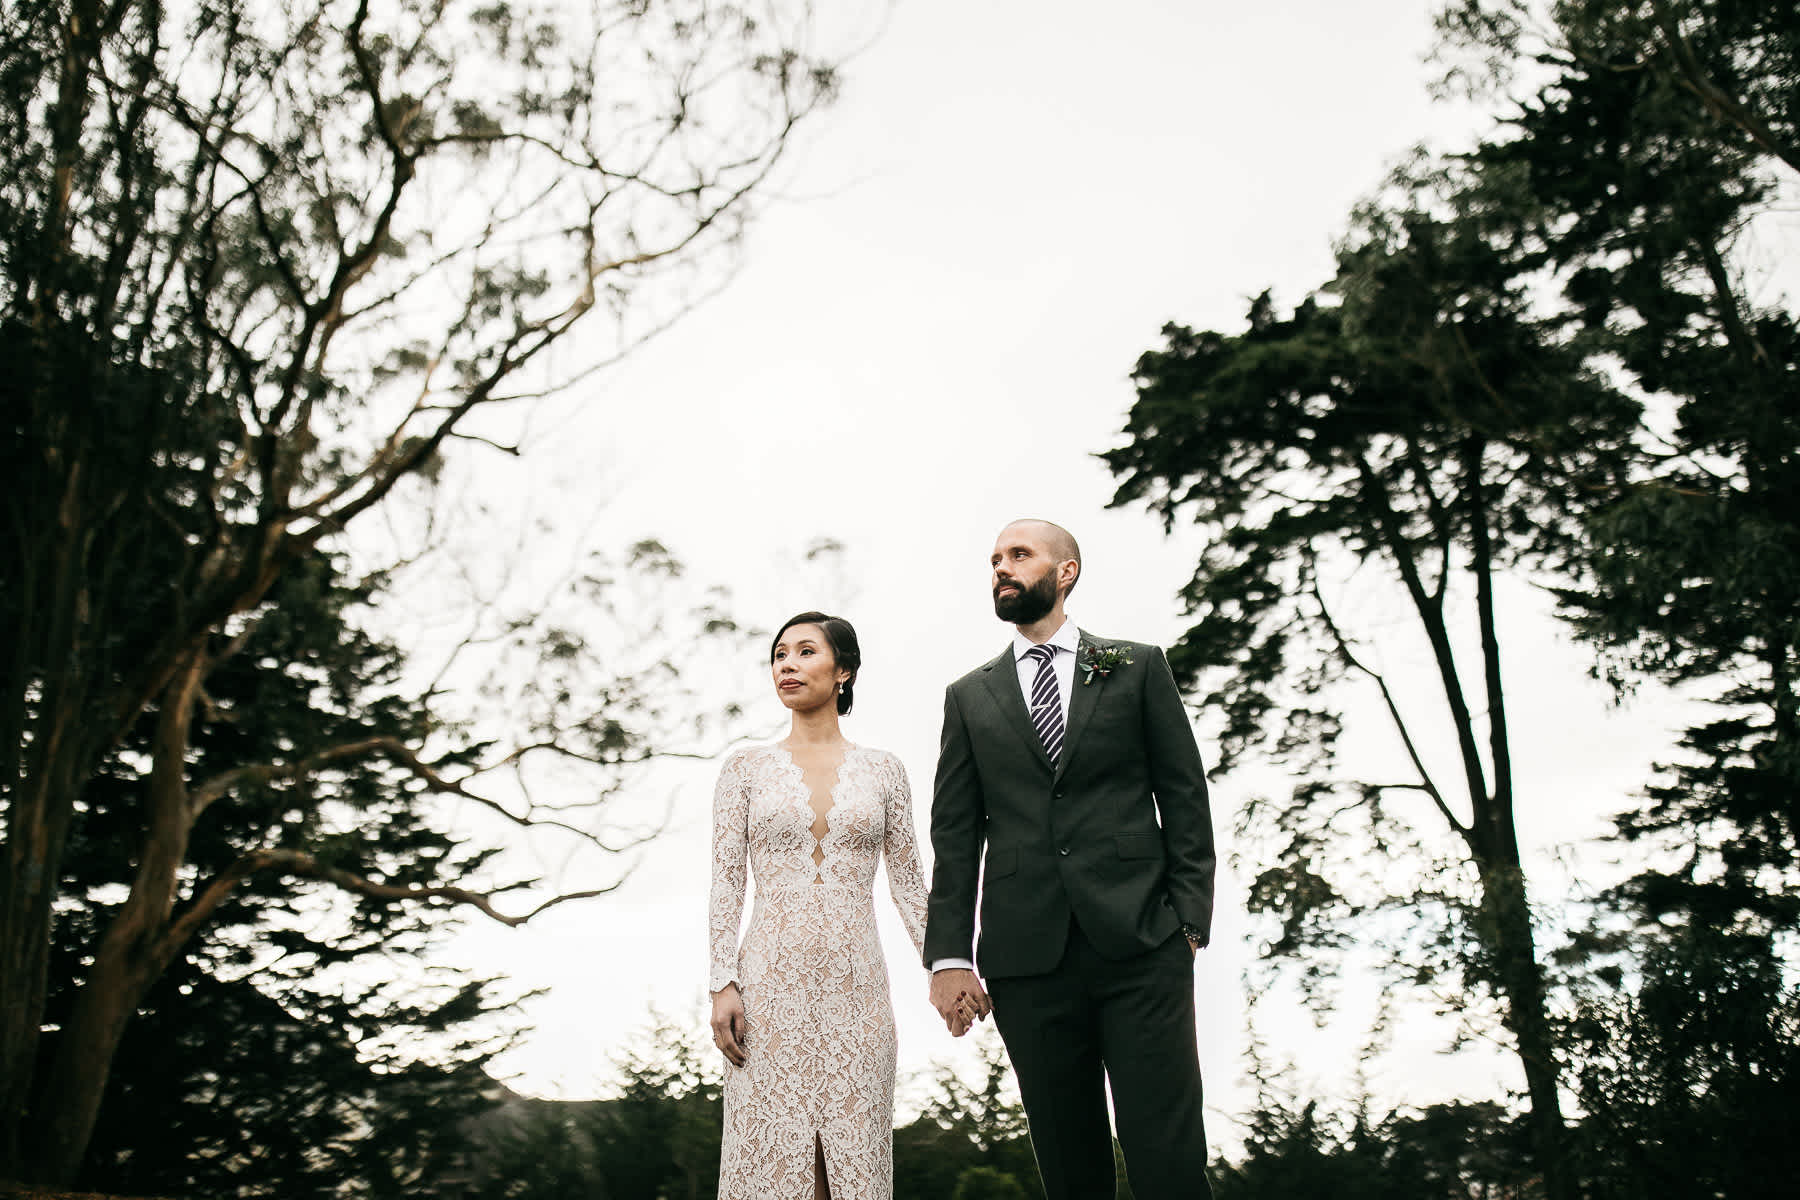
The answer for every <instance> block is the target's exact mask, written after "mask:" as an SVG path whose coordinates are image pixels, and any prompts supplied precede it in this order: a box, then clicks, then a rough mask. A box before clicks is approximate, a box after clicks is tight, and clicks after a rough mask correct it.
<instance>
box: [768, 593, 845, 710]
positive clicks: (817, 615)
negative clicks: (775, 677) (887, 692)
mask: <svg viewBox="0 0 1800 1200" xmlns="http://www.w3.org/2000/svg"><path fill="white" fill-rule="evenodd" d="M796 625H817V626H818V627H819V628H820V629H822V630H824V631H825V640H826V641H827V642H829V643H830V644H831V661H833V662H835V663H836V664H837V665H838V666H839V667H841V668H842V669H844V670H846V671H848V672H850V678H848V679H846V680H844V690H843V691H841V692H839V693H838V698H837V710H838V715H839V716H840V717H841V716H843V715H844V714H846V713H848V712H849V711H850V706H851V705H852V704H854V703H856V672H857V670H858V669H859V668H860V667H861V666H862V647H860V646H858V645H857V644H856V629H855V627H854V626H852V625H851V624H850V622H848V621H846V620H844V618H842V617H832V616H827V615H826V614H824V613H822V612H803V613H799V614H798V615H796V616H792V617H789V618H788V619H787V622H786V624H784V625H782V627H781V628H780V629H777V630H776V631H775V638H774V640H773V641H771V642H770V643H769V661H770V662H774V661H775V647H777V646H779V645H781V635H782V634H784V633H786V632H787V631H788V630H790V629H792V628H793V627H794V626H796Z"/></svg>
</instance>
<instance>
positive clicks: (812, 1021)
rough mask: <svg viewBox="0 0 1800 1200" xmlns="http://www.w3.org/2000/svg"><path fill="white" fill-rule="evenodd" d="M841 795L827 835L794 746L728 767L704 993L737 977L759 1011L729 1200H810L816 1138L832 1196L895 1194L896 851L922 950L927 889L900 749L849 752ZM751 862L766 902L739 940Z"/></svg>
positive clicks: (727, 1143)
mask: <svg viewBox="0 0 1800 1200" xmlns="http://www.w3.org/2000/svg"><path fill="white" fill-rule="evenodd" d="M831 800H832V804H831V808H830V809H829V811H828V812H827V814H826V833H825V836H824V838H823V839H820V840H818V841H815V840H814V838H813V835H812V826H813V820H814V813H813V809H812V805H811V803H810V792H809V790H808V788H807V785H806V780H805V777H804V775H803V774H802V772H801V770H800V768H799V766H798V765H796V764H795V762H794V760H793V758H792V757H791V756H789V754H788V752H787V751H786V750H785V749H783V748H782V747H779V746H767V747H757V748H754V749H749V750H740V751H738V752H737V753H735V754H733V755H732V756H731V758H730V759H728V760H727V761H726V763H725V767H724V769H723V770H722V771H721V772H720V774H719V785H718V790H717V792H716V793H715V794H714V797H713V864H712V939H711V940H712V970H711V977H710V980H709V982H708V984H707V987H708V989H709V990H711V991H715V992H716V991H718V990H719V989H720V988H722V987H724V986H725V985H726V984H727V983H731V982H733V981H735V982H736V983H737V985H738V988H739V990H740V991H742V993H743V996H744V1007H745V1010H746V1013H747V1017H748V1034H747V1041H748V1045H747V1046H746V1062H745V1064H744V1066H743V1067H742V1068H741V1069H740V1068H736V1067H733V1066H731V1065H730V1064H727V1065H726V1067H725V1135H724V1144H723V1146H722V1147H721V1151H720V1163H719V1200H812V1196H813V1163H814V1143H815V1140H816V1141H817V1143H818V1144H819V1145H820V1146H821V1147H822V1148H823V1150H824V1155H825V1166H826V1176H827V1178H828V1179H829V1180H830V1182H831V1195H832V1198H833V1200H890V1198H891V1197H892V1195H893V1190H894V1159H893V1126H894V1054H895V1039H894V1012H893V1006H892V1002H891V1001H890V1000H889V997H888V976H887V966H886V964H885V963H884V961H883V959H882V954H881V943H880V941H879V939H878V938H877V936H876V932H875V903H874V901H875V866H876V863H877V862H878V861H879V860H880V859H881V858H882V856H883V855H885V856H886V858H887V876H888V891H889V892H890V893H891V894H892V895H893V898H894V904H895V906H896V907H897V908H899V910H900V916H901V919H902V920H903V921H904V922H905V924H906V930H907V933H908V934H910V935H911V937H912V940H913V948H914V950H915V951H919V950H921V947H922V944H923V939H924V936H925V900H926V891H927V888H926V884H925V877H924V874H923V872H922V871H921V869H920V866H919V845H918V840H917V838H916V837H915V836H914V833H913V823H912V800H911V797H910V795H909V793H908V789H907V783H906V771H905V768H903V767H902V766H901V765H900V760H899V759H897V758H895V757H894V756H893V755H891V754H889V753H887V752H886V751H883V750H871V749H869V748H867V747H863V746H851V747H849V748H848V749H847V750H845V752H844V760H843V764H842V765H841V766H840V767H839V768H838V775H837V782H836V784H835V785H834V786H833V787H832V789H831ZM815 849H817V850H820V851H822V853H823V861H820V862H815V861H814V858H813V855H814V851H815ZM746 862H747V863H748V865H749V871H750V873H751V874H753V875H754V876H755V878H756V903H755V906H754V908H753V909H752V911H751V916H750V926H749V929H748V930H747V931H746V932H745V934H744V940H743V945H742V946H741V947H740V946H739V944H738V925H739V922H740V920H741V918H742V914H743V906H744V887H745V864H746ZM914 961H917V960H916V959H915V960H914ZM909 982H910V980H909Z"/></svg>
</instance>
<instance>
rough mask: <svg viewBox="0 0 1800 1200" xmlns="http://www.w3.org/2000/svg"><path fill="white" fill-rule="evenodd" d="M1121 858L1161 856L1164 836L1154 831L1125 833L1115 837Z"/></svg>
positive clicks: (1114, 840) (1114, 841)
mask: <svg viewBox="0 0 1800 1200" xmlns="http://www.w3.org/2000/svg"><path fill="white" fill-rule="evenodd" d="M1113 843H1114V844H1115V845H1116V846H1117V847H1118V850H1119V857H1120V858H1161V857H1162V856H1163V843H1162V838H1161V837H1160V836H1158V835H1157V834H1154V833H1133V834H1125V835H1123V836H1120V837H1116V838H1114V839H1113Z"/></svg>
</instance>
